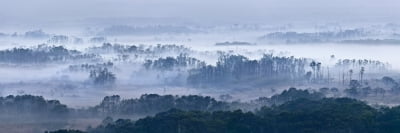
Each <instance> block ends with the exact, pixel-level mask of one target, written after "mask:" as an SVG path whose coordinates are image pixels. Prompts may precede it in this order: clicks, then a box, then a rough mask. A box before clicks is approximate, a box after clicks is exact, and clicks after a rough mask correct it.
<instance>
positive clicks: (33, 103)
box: [0, 95, 70, 119]
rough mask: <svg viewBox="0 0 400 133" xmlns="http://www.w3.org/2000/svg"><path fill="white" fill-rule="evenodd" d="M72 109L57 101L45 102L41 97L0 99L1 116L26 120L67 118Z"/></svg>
mask: <svg viewBox="0 0 400 133" xmlns="http://www.w3.org/2000/svg"><path fill="white" fill-rule="evenodd" d="M69 112H70V109H68V108H67V106H66V105H64V104H61V103H60V102H59V101H57V100H45V99H44V98H43V97H41V96H32V95H22V96H13V95H9V96H7V97H0V116H2V117H12V116H21V117H24V118H32V117H33V118H40V119H45V118H66V117H67V116H68V115H69Z"/></svg>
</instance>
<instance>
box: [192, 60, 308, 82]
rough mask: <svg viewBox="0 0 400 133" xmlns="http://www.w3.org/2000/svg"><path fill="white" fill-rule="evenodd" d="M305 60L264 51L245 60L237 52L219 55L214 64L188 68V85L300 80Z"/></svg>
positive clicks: (303, 73)
mask: <svg viewBox="0 0 400 133" xmlns="http://www.w3.org/2000/svg"><path fill="white" fill-rule="evenodd" d="M307 64H308V63H307V60H306V59H302V58H294V57H276V56H272V55H264V56H263V58H261V59H260V60H249V59H248V58H246V57H244V56H241V55H222V56H221V57H220V58H219V60H218V62H217V65H216V66H211V65H207V66H203V67H200V68H197V69H193V70H191V71H190V72H189V77H188V82H189V83H190V84H192V85H202V84H203V85H207V84H208V85H218V84H224V83H234V82H235V83H244V84H246V83H247V84H249V83H252V82H264V83H265V84H267V83H279V82H280V81H285V82H287V81H295V80H299V81H303V80H304V77H305V74H306V73H305V66H306V65H307Z"/></svg>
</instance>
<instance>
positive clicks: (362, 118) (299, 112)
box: [0, 88, 400, 133]
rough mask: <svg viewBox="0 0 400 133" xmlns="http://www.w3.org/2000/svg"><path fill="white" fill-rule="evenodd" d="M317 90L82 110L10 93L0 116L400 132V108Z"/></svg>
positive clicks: (116, 99) (105, 128) (111, 125)
mask: <svg viewBox="0 0 400 133" xmlns="http://www.w3.org/2000/svg"><path fill="white" fill-rule="evenodd" d="M320 90H321V91H310V90H301V89H296V88H290V89H288V90H285V91H283V92H282V93H280V94H277V95H274V96H272V97H260V98H257V99H254V100H252V101H250V102H240V101H229V96H227V95H225V96H221V98H219V99H223V100H216V99H214V98H212V97H209V96H199V95H188V96H173V95H157V94H145V95H142V96H141V97H140V98H134V99H122V98H121V97H120V96H118V95H114V96H107V97H104V99H103V101H101V102H100V103H99V104H98V105H95V106H92V107H89V108H80V109H76V108H71V107H67V106H66V105H64V104H62V103H60V102H59V101H57V100H46V99H44V98H43V97H40V96H31V95H22V96H12V95H10V96H7V97H1V98H0V103H1V106H0V108H1V110H0V112H1V115H0V117H1V118H2V119H4V120H8V121H13V122H18V121H19V122H21V121H25V122H28V121H32V120H34V121H35V122H36V123H42V122H43V124H44V125H42V126H39V125H38V126H37V128H38V127H42V128H38V129H37V132H39V131H42V132H46V133H47V132H48V133H131V132H139V133H159V132H168V133H169V132H171V133H176V132H181V133H197V132H198V133H204V132H210V133H214V132H215V133H220V132H229V133H231V132H238V133H243V132H255V133H265V132H276V133H292V132H301V133H320V132H327V133H338V132H339V133H354V132H356V133H359V132H363V133H364V132H368V133H380V132H387V133H392V132H393V133H395V132H399V131H400V128H399V126H400V125H399V121H400V107H398V106H394V107H389V106H384V105H376V104H368V103H366V102H363V101H360V100H356V99H352V98H346V97H330V96H328V95H326V94H327V93H326V90H325V89H320ZM16 116H18V117H16ZM91 118H97V119H102V121H101V122H99V123H98V124H90V125H88V126H87V127H85V128H84V129H79V130H75V129H73V128H68V127H70V126H69V125H71V124H72V123H70V122H71V120H78V119H91ZM45 123H48V124H45ZM50 123H51V124H50ZM45 129H47V131H45ZM49 129H50V130H49Z"/></svg>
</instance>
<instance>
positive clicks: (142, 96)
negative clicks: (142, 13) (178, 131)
mask: <svg viewBox="0 0 400 133" xmlns="http://www.w3.org/2000/svg"><path fill="white" fill-rule="evenodd" d="M294 27H295V26H293V25H284V26H278V27H263V26H260V25H224V26H216V27H194V26H190V25H189V26H181V27H176V26H168V25H167V26H162V25H154V26H142V27H140V26H137V27H130V26H111V27H105V28H104V29H102V30H98V31H90V28H87V29H84V30H82V33H80V34H77V33H75V34H71V35H70V34H69V33H68V32H64V33H62V32H57V33H49V32H47V31H45V30H42V29H38V30H31V31H22V32H21V31H20V32H14V33H3V34H1V35H2V36H1V37H0V40H1V41H0V42H1V43H2V46H1V51H0V62H1V70H0V73H1V74H0V75H1V77H0V78H1V79H2V80H1V85H0V86H1V90H0V94H1V95H3V96H4V97H3V99H4V101H3V102H2V105H4V107H2V108H4V109H6V110H3V111H4V113H5V115H4V116H3V119H14V118H15V117H14V116H17V114H14V113H12V112H15V111H16V112H18V111H21V108H22V109H24V110H25V109H26V110H31V111H38V110H39V109H40V108H42V107H41V106H46V108H48V109H47V111H48V113H44V114H43V115H45V116H46V119H43V121H41V122H35V121H31V120H33V119H36V117H38V116H36V115H37V113H34V112H33V113H32V112H29V111H28V112H27V111H26V110H25V111H22V112H21V113H18V114H23V116H24V117H18V119H14V120H13V121H14V122H15V123H14V122H13V123H14V124H15V125H23V127H24V128H21V129H18V130H17V129H14V128H12V127H13V126H11V125H10V124H12V123H9V122H7V123H3V124H4V125H2V126H3V127H8V128H9V130H10V131H13V132H25V131H34V132H43V131H45V130H56V129H65V128H67V129H68V128H72V129H81V130H86V128H87V127H88V126H97V125H99V124H101V121H102V120H103V119H105V118H106V117H107V116H110V117H114V118H130V119H140V118H142V117H144V116H147V115H154V114H156V113H158V112H162V111H167V110H168V109H172V108H177V109H183V110H201V111H217V110H225V111H228V110H236V109H241V110H244V111H255V110H257V109H260V108H261V107H263V106H271V105H279V104H282V103H284V102H286V101H292V100H295V99H299V98H297V97H305V98H311V99H314V98H317V99H321V98H323V97H327V98H341V97H350V98H354V99H358V100H361V101H365V102H366V103H368V104H369V105H374V106H378V105H379V106H389V107H392V106H397V105H399V103H400V97H398V95H397V94H398V93H399V92H400V86H399V78H400V76H399V70H400V66H399V65H400V64H399V62H400V61H399V60H398V59H397V58H394V56H395V55H396V53H397V50H398V49H399V48H400V44H399V43H398V41H397V39H399V36H396V35H397V33H399V34H400V31H398V30H397V29H398V28H400V26H398V25H394V24H385V25H379V26H376V25H374V26H366V27H353V28H348V29H342V28H338V27H337V25H329V24H327V25H326V26H325V27H323V26H322V28H316V29H313V28H310V29H308V30H304V29H296V28H294ZM388 27H389V28H388ZM293 87H294V88H297V89H298V90H299V92H296V91H298V90H296V89H294V90H291V91H289V92H292V93H294V94H288V95H290V96H282V97H289V99H288V98H283V99H282V98H277V97H280V95H285V92H286V91H287V90H288V89H289V88H293ZM301 90H307V91H306V92H303V93H305V94H306V96H304V94H302V92H301ZM297 93H299V94H297ZM314 93H315V94H314ZM8 95H14V96H15V97H14V96H8ZM292 95H293V96H292ZM308 95H311V96H308ZM314 95H315V96H314ZM35 96H41V97H35ZM43 98H44V99H54V100H57V101H43V100H44V99H43ZM110 98H111V99H110ZM137 98H139V99H137ZM193 98H194V99H193ZM204 98H205V99H204ZM274 98H275V99H274ZM35 99H36V100H40V101H41V102H43V103H40V102H39V103H37V102H38V101H36V100H35ZM122 99H124V100H122ZM130 99H132V100H133V101H132V100H130ZM167 99H169V100H172V101H170V102H169V103H168V104H167V103H164V102H166V101H164V100H167ZM201 99H204V100H205V101H204V104H206V105H201V104H199V105H198V103H197V102H201V101H199V100H201ZM269 99H274V100H269ZM276 99H278V100H276ZM20 100H22V101H20ZM32 100H33V101H32ZM101 100H103V101H102V102H101ZM109 100H111V101H109ZM148 100H150V101H149V102H150V103H148V102H145V101H148ZM154 100H156V101H154ZM182 100H183V101H185V102H183V103H180V102H182ZM209 100H211V101H209ZM282 100H283V101H282ZM10 102H11V103H10ZM13 102H16V103H13ZM18 102H22V103H24V104H20V103H18ZM32 102H33V103H32ZM143 102H145V103H143ZM30 103H32V104H30ZM14 104H15V105H14ZM25 104H28V105H25ZM12 105H14V106H13V108H11V107H8V106H12ZM214 106H215V107H214ZM149 107H151V109H148V110H143V109H145V108H149ZM8 108H11V109H8ZM57 110H59V111H61V112H64V113H61V114H63V115H65V116H62V117H61V116H58V115H57V114H58V113H59V112H57ZM39 112H41V111H39ZM51 114H54V115H56V116H52V115H51ZM25 115H26V116H25ZM60 118H61V119H60ZM64 118H67V120H63V119H64ZM22 121H24V122H22ZM49 122H50V123H55V125H48V124H46V123H49ZM57 123H58V124H57Z"/></svg>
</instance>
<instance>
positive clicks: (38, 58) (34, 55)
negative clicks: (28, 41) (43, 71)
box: [0, 45, 97, 63]
mask: <svg viewBox="0 0 400 133" xmlns="http://www.w3.org/2000/svg"><path fill="white" fill-rule="evenodd" d="M95 58H97V56H96V55H93V54H82V53H81V52H79V51H76V50H68V49H66V48H65V47H63V46H47V45H39V46H38V47H37V48H32V49H29V48H13V49H8V50H1V51H0V62H3V63H47V62H57V61H68V60H79V59H95Z"/></svg>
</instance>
